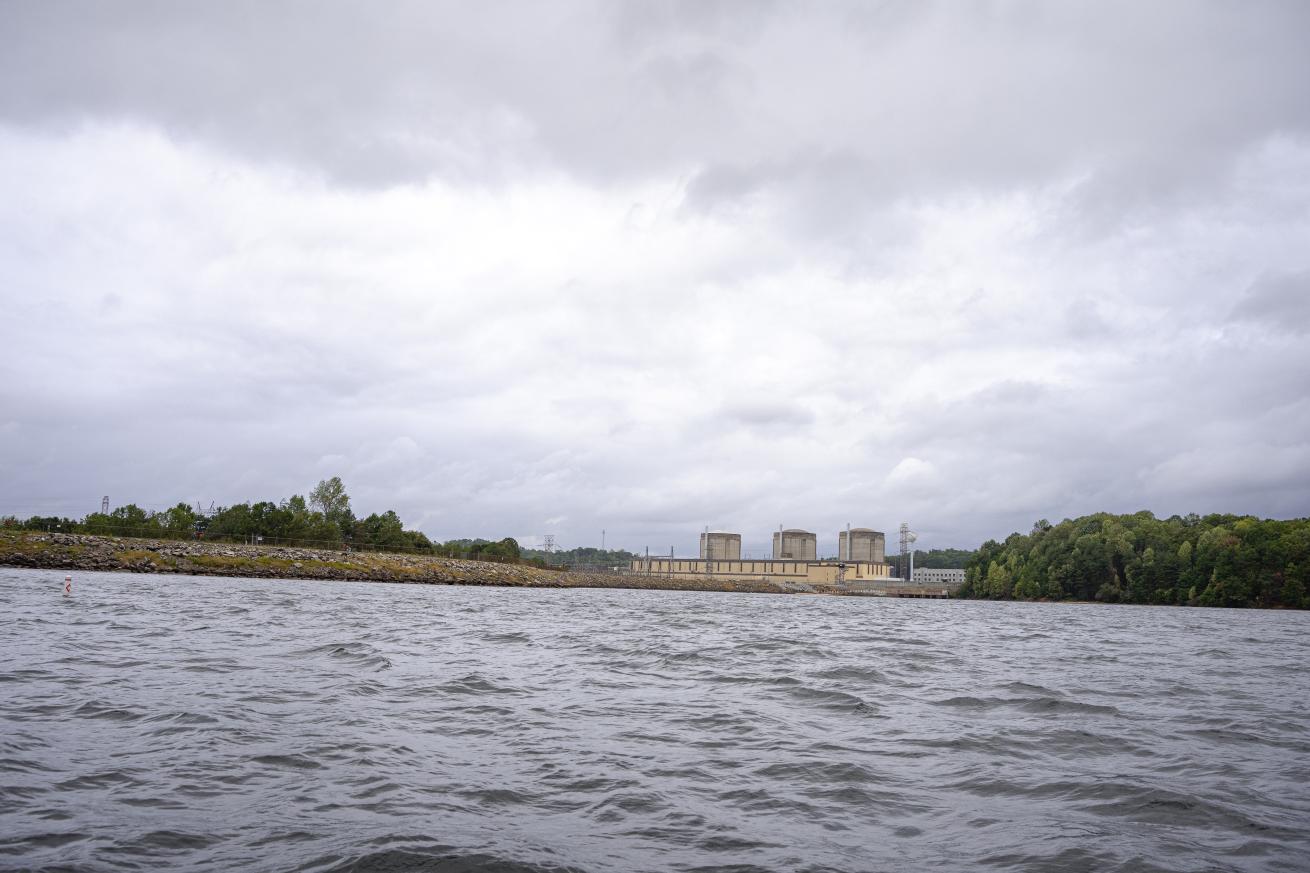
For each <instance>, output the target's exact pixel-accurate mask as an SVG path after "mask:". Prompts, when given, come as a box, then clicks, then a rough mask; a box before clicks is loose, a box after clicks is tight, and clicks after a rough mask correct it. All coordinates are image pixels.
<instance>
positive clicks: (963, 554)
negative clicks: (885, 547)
mask: <svg viewBox="0 0 1310 873" xmlns="http://www.w3.org/2000/svg"><path fill="white" fill-rule="evenodd" d="M975 554H977V552H974V551H971V550H969V549H928V550H926V551H925V550H923V549H915V550H914V566H915V568H916V569H928V570H960V569H963V568H964V567H966V566H968V563H969V561H970V560H971V559H972V558H973V556H974V555H975ZM889 558H890V560H891V562H892V563H895V562H896V561H897V560H898V559H899V558H900V556H899V555H890V556H889Z"/></svg>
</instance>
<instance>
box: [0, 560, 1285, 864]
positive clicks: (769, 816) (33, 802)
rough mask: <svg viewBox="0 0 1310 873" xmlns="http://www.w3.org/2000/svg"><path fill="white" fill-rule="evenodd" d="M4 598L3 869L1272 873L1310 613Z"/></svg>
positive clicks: (189, 585) (736, 600) (495, 592)
mask: <svg viewBox="0 0 1310 873" xmlns="http://www.w3.org/2000/svg"><path fill="white" fill-rule="evenodd" d="M75 592H76V593H75V596H74V597H72V598H64V597H62V596H61V594H62V575H56V576H51V575H49V574H44V573H40V572H34V571H24V570H0V602H2V603H4V605H5V619H6V620H5V621H4V622H0V869H60V868H69V869H96V870H133V871H139V870H151V869H159V870H175V869H188V870H205V871H210V870H212V871H226V870H232V869H250V870H268V871H274V870H276V871H284V870H296V871H303V873H336V871H388V870H395V871H400V870H406V871H409V870H426V871H441V873H491V871H511V873H515V871H517V873H547V871H595V873H599V871H609V870H624V871H629V870H631V871H642V870H652V871H654V870H676V871H704V873H729V871H740V873H747V871H815V873H817V871H852V873H854V871H869V870H888V871H893V870H896V871H898V870H947V871H950V870H977V869H986V868H991V869H998V870H1017V871H1025V873H1035V871H1065V870H1075V871H1076V870H1087V871H1093V870H1094V871H1129V870H1132V871H1138V870H1142V871H1170V873H1173V871H1212V870H1243V871H1246V870H1252V871H1263V870H1267V871H1283V870H1304V869H1307V865H1306V861H1305V859H1306V858H1310V792H1307V791H1306V789H1305V786H1306V784H1310V764H1308V763H1306V761H1307V759H1310V704H1307V701H1308V700H1310V680H1307V678H1306V673H1305V670H1304V667H1303V665H1304V664H1305V663H1306V661H1307V655H1310V633H1307V631H1310V616H1307V615H1306V614H1305V613H1291V612H1248V611H1226V610H1206V611H1203V612H1202V611H1197V610H1186V609H1156V608H1147V607H1109V606H1086V605H1080V606H1075V605H1056V604H1011V603H981V602H932V601H887V600H879V599H854V598H816V597H799V596H798V597H778V596H752V595H720V594H701V593H690V592H656V591H635V590H634V591H620V590H532V589H486V588H460V587H446V586H440V587H436V586H398V585H387V586H381V585H369V584H360V583H339V584H338V583H305V582H279V581H276V580H242V579H202V578H183V577H169V576H153V575H152V576H136V575H118V574H83V575H82V576H81V577H79V578H78V579H77V580H76V588H75Z"/></svg>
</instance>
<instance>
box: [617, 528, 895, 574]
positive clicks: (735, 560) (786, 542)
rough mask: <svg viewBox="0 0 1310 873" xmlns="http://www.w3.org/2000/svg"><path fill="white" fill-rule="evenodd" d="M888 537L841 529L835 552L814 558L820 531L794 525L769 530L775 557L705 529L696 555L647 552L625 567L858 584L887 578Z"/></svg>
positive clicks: (648, 571) (732, 535) (734, 537)
mask: <svg viewBox="0 0 1310 873" xmlns="http://www.w3.org/2000/svg"><path fill="white" fill-rule="evenodd" d="M886 542H887V540H886V537H885V536H884V535H883V534H882V533H881V532H879V531H875V530H870V529H869V528H863V527H861V528H854V529H851V530H849V532H848V531H841V532H840V533H839V534H838V537H837V543H838V552H839V557H838V559H837V560H828V561H822V560H819V558H818V551H819V549H818V545H819V543H818V537H817V536H816V535H815V534H813V533H811V532H810V531H806V530H798V529H795V528H792V529H786V530H776V531H774V532H773V557H772V558H771V559H765V558H746V559H744V560H743V559H742V557H741V534H736V533H724V532H722V531H708V530H707V531H705V532H704V533H702V534H701V535H700V557H699V558H675V557H674V556H673V554H672V553H670V554H669V555H667V556H659V557H657V556H654V555H650V556H647V557H644V558H636V559H634V560H633V561H632V564H631V566H630V567H629V572H631V573H637V574H642V575H648V576H664V577H668V578H672V579H684V580H686V579H692V578H702V579H716V580H735V581H756V580H758V581H764V582H776V583H780V584H785V585H786V584H789V585H830V586H837V587H841V586H858V585H860V584H865V585H867V584H870V583H877V582H886V581H890V580H891V578H892V575H891V568H890V566H888V564H887V561H886Z"/></svg>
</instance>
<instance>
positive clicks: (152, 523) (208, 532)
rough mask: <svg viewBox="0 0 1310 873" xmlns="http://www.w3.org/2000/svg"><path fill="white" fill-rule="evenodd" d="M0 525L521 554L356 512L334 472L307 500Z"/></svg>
mask: <svg viewBox="0 0 1310 873" xmlns="http://www.w3.org/2000/svg"><path fill="white" fill-rule="evenodd" d="M0 524H3V525H4V526H5V527H10V528H15V527H16V528H27V529H30V530H45V531H62V532H65V533H88V534H100V535H108V536H124V537H143V538H156V539H193V538H194V539H203V540H212V541H217V542H241V543H265V544H268V545H282V546H310V547H315V548H332V549H346V548H351V549H358V550H366V551H379V552H413V553H418V554H429V555H441V556H445V557H464V558H477V559H479V560H492V561H518V560H520V557H521V556H520V550H519V544H518V543H517V542H516V541H515V540H514V539H512V538H510V537H506V538H505V539H502V540H496V541H490V540H451V541H450V542H446V543H434V542H432V541H431V540H429V539H428V538H427V536H425V535H424V534H423V533H421V532H419V531H413V530H406V529H405V526H404V524H403V523H402V522H401V520H400V516H398V515H397V514H396V513H395V512H394V511H393V510H390V509H389V510H387V511H386V512H383V513H373V514H372V515H369V516H367V517H365V518H357V517H356V516H355V513H354V512H353V511H352V510H351V508H350V495H348V494H347V493H346V489H345V486H344V485H343V484H342V482H341V479H339V478H338V477H336V476H333V477H332V478H331V479H325V480H323V481H321V482H319V483H318V485H317V486H315V488H314V490H313V491H311V492H310V493H309V498H308V499H306V498H305V497H303V496H301V495H299V494H296V495H292V496H291V497H288V498H286V499H285V500H281V501H278V502H273V501H267V500H265V501H259V502H257V503H238V504H235V505H233V506H225V507H221V508H217V509H215V510H214V511H212V512H200V511H198V510H196V509H194V508H192V507H191V506H189V505H187V504H185V503H179V504H177V505H176V506H174V507H173V508H171V509H167V510H164V511H162V512H148V511H146V510H144V509H142V508H141V507H139V506H137V505H136V504H132V503H129V504H128V505H126V506H120V507H118V508H116V509H114V510H113V511H112V512H108V513H100V512H93V513H91V514H90V515H88V516H87V517H86V518H84V519H81V520H80V521H79V520H76V519H70V518H57V517H43V516H34V517H32V518H28V519H18V518H14V517H13V516H9V517H6V518H4V519H0Z"/></svg>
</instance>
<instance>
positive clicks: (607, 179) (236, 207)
mask: <svg viewBox="0 0 1310 873" xmlns="http://www.w3.org/2000/svg"><path fill="white" fill-rule="evenodd" d="M1308 25H1310V11H1308V9H1307V7H1306V6H1305V4H1300V3H1272V2H1270V3H1254V4H1241V5H1233V4H1225V3H1188V4H1182V3H1179V4H1173V3H1165V4H1151V5H1149V6H1144V5H1142V4H1128V3H1123V4H1118V3H1108V4H1107V3H1096V4H1091V3H1088V4H1062V5H1058V6H1054V5H1050V4H1039V3H1002V4H984V5H977V6H969V7H961V6H959V5H957V4H945V3H942V4H936V3H926V4H921V3H886V4H867V3H852V4H833V5H826V6H823V7H814V6H812V5H802V4H791V3H770V4H762V3H704V2H688V3H672V2H671V3H651V4H631V5H619V6H615V5H612V4H597V3H576V4H551V5H548V6H543V5H533V4H514V3H493V4H484V5H482V6H478V7H476V8H474V7H472V6H469V5H467V4H449V5H443V4H437V5H434V4H428V3H397V4H389V5H388V6H386V7H385V8H384V9H379V8H378V7H375V6H371V5H367V4H361V3H344V2H341V3H326V4H325V3H312V4H311V3H304V4H301V3H286V4H278V5H275V6H269V5H267V4H256V3H233V4H210V5H207V6H199V5H195V4H176V3H144V2H141V3H124V4H114V5H108V4H100V3H67V2H41V3H36V2H13V3H7V4H4V5H2V6H0V304H3V312H4V313H5V316H6V318H5V319H4V320H3V321H0V349H3V352H2V353H0V512H7V511H15V512H20V513H28V512H43V513H44V512H62V513H69V514H78V515H80V514H81V513H83V512H86V511H88V510H89V509H94V508H95V505H96V503H97V501H98V499H99V497H100V495H101V494H102V493H105V492H110V493H111V494H112V496H113V498H114V500H115V501H116V502H117V501H118V500H119V499H121V500H123V501H126V500H132V499H134V500H137V501H138V502H140V503H145V504H150V505H152V506H154V507H155V508H162V507H163V506H166V505H168V504H171V503H173V502H175V501H176V500H178V499H189V500H197V499H198V500H201V501H202V502H208V501H209V500H216V501H218V502H220V503H222V502H230V501H235V500H245V499H252V498H270V497H281V496H285V495H287V494H291V493H294V492H304V491H305V490H306V489H308V488H309V487H312V485H313V483H314V482H316V481H317V480H318V479H319V478H322V477H324V476H329V475H342V476H343V478H345V480H346V482H347V485H348V486H349V487H350V489H351V492H352V494H353V495H354V496H355V498H356V506H357V508H359V509H361V510H363V511H366V512H367V511H373V510H378V509H383V508H387V507H395V508H396V509H398V510H399V511H401V514H402V517H404V518H405V519H406V521H408V522H410V523H411V524H416V525H419V526H421V527H423V528H424V529H426V530H427V531H428V532H429V533H431V534H433V535H434V536H439V537H448V536H466V535H497V536H499V535H503V534H506V533H509V534H513V535H518V536H529V537H530V536H534V535H537V534H540V533H544V532H546V531H547V530H548V529H549V530H553V531H554V532H555V533H557V534H559V535H560V537H561V540H562V541H564V542H574V543H577V542H594V541H596V540H597V539H598V535H599V530H600V529H601V528H605V529H606V530H607V531H609V537H608V539H609V542H610V543H618V544H620V545H626V546H629V547H632V548H641V547H643V546H645V545H651V546H652V547H653V548H654V547H657V546H658V548H659V549H660V550H664V549H666V548H667V547H668V546H669V544H676V545H677V547H678V548H679V549H680V550H684V551H688V550H690V549H691V548H692V547H693V546H694V543H695V532H696V531H697V530H699V529H701V528H702V527H703V526H704V525H706V524H712V525H715V526H721V527H726V528H729V529H739V530H741V531H742V532H743V533H744V534H745V535H746V545H747V548H748V549H750V548H754V549H756V550H757V551H760V550H762V549H763V548H764V547H765V545H766V543H767V536H768V531H769V530H771V529H773V528H776V526H777V524H779V523H786V524H789V525H797V526H803V527H808V528H811V529H814V530H817V531H818V532H820V534H821V535H822V536H823V537H825V538H830V537H832V536H834V535H835V531H836V530H837V529H839V528H840V527H843V526H844V525H845V524H846V523H847V522H852V523H855V524H860V525H868V526H872V527H876V528H883V529H893V528H894V527H895V525H896V524H897V523H898V522H899V521H900V520H902V519H905V518H908V519H910V520H911V521H913V522H914V523H915V525H916V526H917V527H919V528H920V529H921V530H922V532H923V535H924V536H923V539H922V540H921V542H922V543H923V544H924V545H925V546H928V547H930V546H933V545H972V544H975V543H977V542H978V541H980V540H981V539H983V538H984V537H986V536H993V535H1003V534H1004V533H1006V532H1008V531H1009V530H1011V529H1027V527H1028V526H1029V525H1030V524H1031V522H1032V521H1033V520H1034V519H1035V518H1037V517H1048V518H1051V519H1052V520H1055V519H1057V518H1059V517H1062V516H1064V515H1073V514H1079V513H1082V512H1089V511H1094V510H1098V509H1111V510H1136V509H1139V508H1142V507H1147V508H1151V509H1154V510H1156V511H1157V512H1162V513H1169V512H1187V511H1190V510H1193V509H1195V510H1199V511H1211V510H1232V511H1239V512H1248V511H1249V512H1256V513H1263V514H1281V515H1289V514H1298V515H1304V514H1306V513H1310V504H1308V503H1307V502H1306V499H1307V498H1306V495H1307V494H1310V453H1308V452H1307V445H1308V441H1310V409H1308V407H1307V402H1306V400H1305V391H1304V385H1303V383H1304V377H1303V375H1302V374H1304V373H1305V372H1310V352H1307V351H1306V349H1305V348H1304V346H1306V343H1305V342H1304V339H1305V334H1306V332H1307V327H1306V326H1307V324H1310V311H1307V309H1306V304H1307V301H1308V300H1310V286H1307V281H1308V280H1307V275H1310V274H1307V272H1306V269H1307V264H1306V260H1305V254H1304V240H1305V239H1306V238H1310V210H1308V209H1307V204H1310V184H1308V183H1307V182H1306V181H1305V180H1306V179H1310V88H1307V87H1306V85H1305V83H1306V82H1307V81H1310V55H1307V53H1306V52H1305V51H1304V46H1303V45H1302V43H1303V35H1304V34H1305V33H1306V32H1308V31H1310V26H1308ZM1243 289H1244V290H1243ZM834 547H835V546H834Z"/></svg>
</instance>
